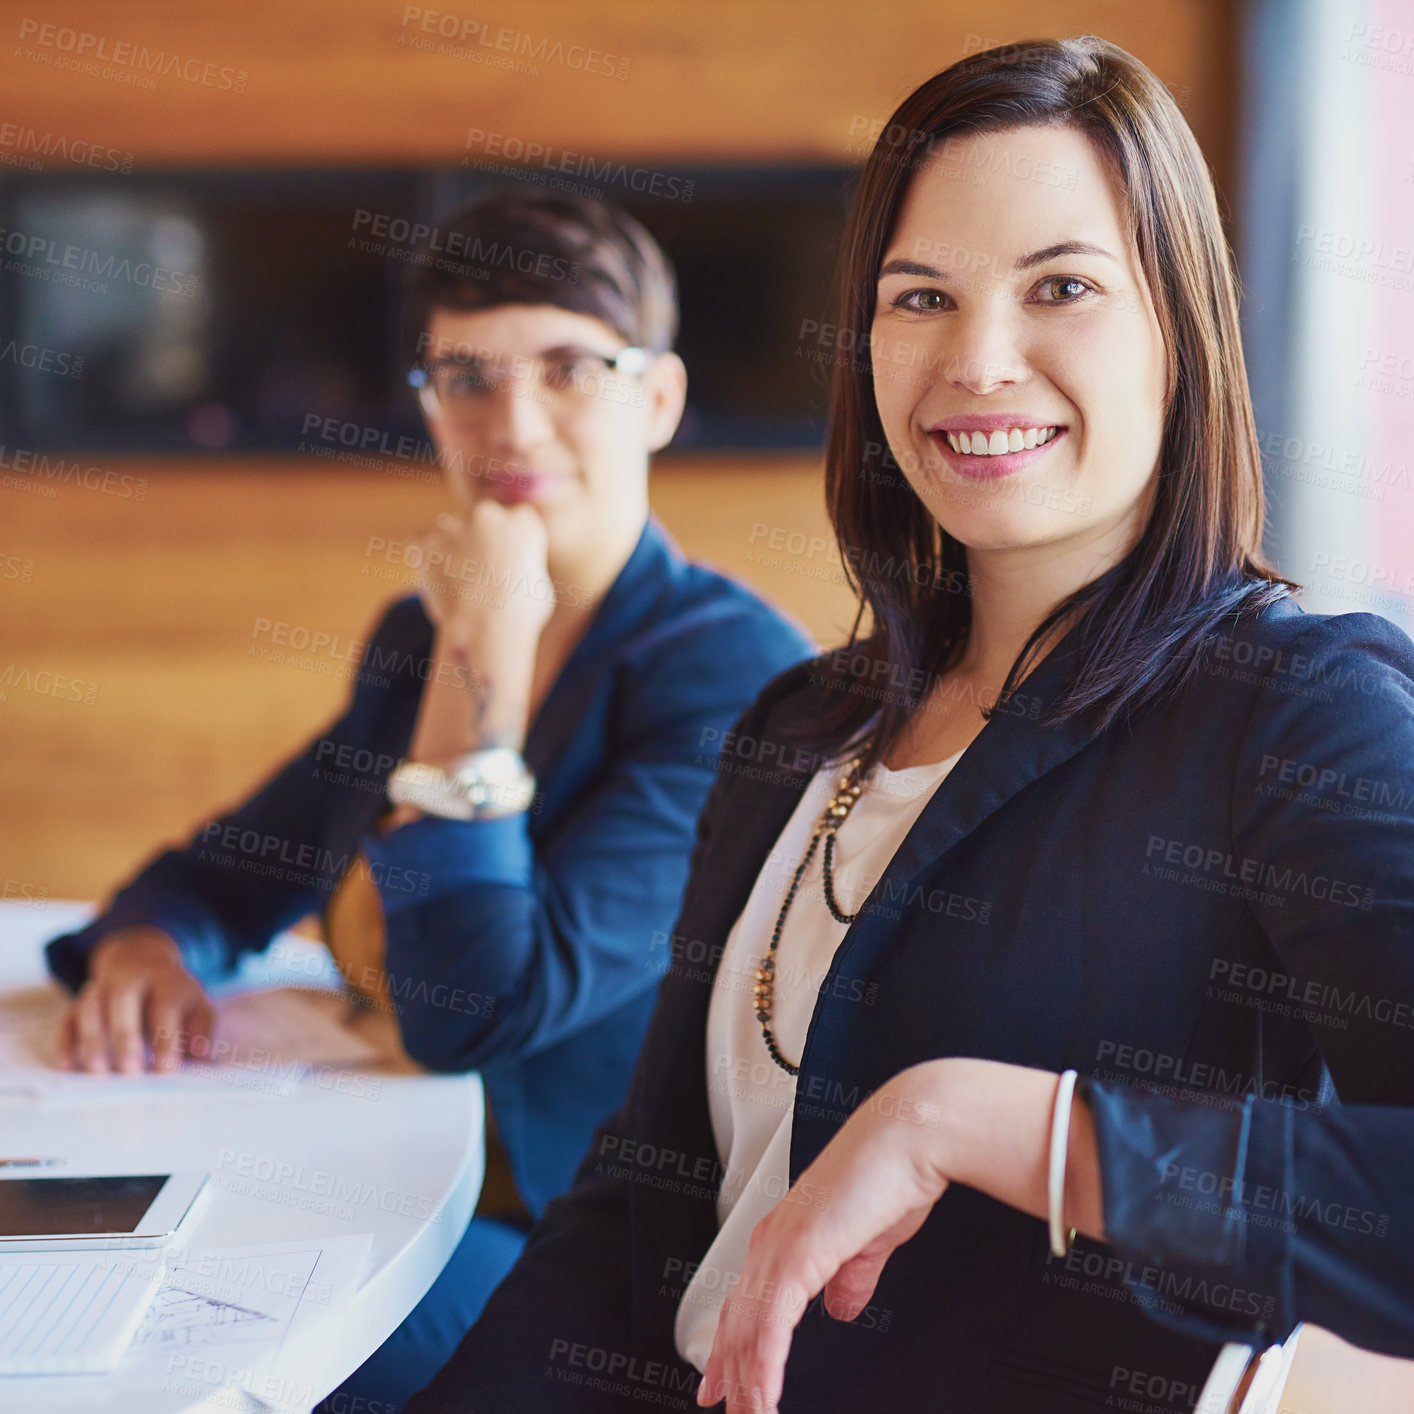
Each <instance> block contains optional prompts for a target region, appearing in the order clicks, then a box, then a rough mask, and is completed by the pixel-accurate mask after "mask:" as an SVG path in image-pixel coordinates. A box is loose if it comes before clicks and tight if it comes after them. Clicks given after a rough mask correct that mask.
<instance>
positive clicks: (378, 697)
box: [45, 598, 426, 990]
mask: <svg viewBox="0 0 1414 1414" xmlns="http://www.w3.org/2000/svg"><path fill="white" fill-rule="evenodd" d="M419 620H420V622H419ZM425 624H426V620H425V617H422V611H421V608H420V607H419V605H418V604H417V601H416V600H414V599H411V598H409V599H403V600H400V601H398V603H396V604H394V605H392V606H391V608H390V609H389V610H388V611H387V612H386V613H385V615H384V616H383V618H382V619H381V620H380V622H379V624H378V626H377V628H376V629H375V630H374V632H373V635H372V637H371V639H370V641H369V645H368V647H367V649H366V650H365V652H364V654H363V657H362V661H361V664H360V669H359V672H358V675H357V677H356V679H355V685H354V688H353V690H352V692H351V694H350V697H349V702H348V704H347V706H346V708H345V710H344V711H343V712H342V713H341V714H340V716H339V717H338V718H336V719H335V721H334V722H333V723H332V724H331V725H330V727H329V728H328V730H327V731H324V732H322V733H321V734H320V735H319V736H318V737H316V738H314V739H313V740H312V741H310V742H309V743H308V744H307V745H306V746H304V747H303V748H302V749H301V750H300V751H298V752H296V753H295V754H294V755H293V756H291V757H290V758H289V760H288V761H286V762H285V763H284V765H282V766H280V767H279V768H278V769H277V770H276V771H275V772H274V774H273V775H271V776H270V777H269V778H268V779H267V780H266V781H265V782H264V784H263V785H261V786H260V787H259V788H258V789H257V790H256V791H255V792H254V793H253V794H252V795H251V796H250V797H249V798H247V799H246V800H244V801H242V802H241V803H240V804H239V805H237V806H236V807H235V808H234V809H233V810H230V811H228V812H227V813H226V814H224V815H221V816H219V817H218V818H216V819H214V820H212V821H210V822H209V823H207V824H206V825H204V826H202V827H201V828H200V829H198V830H197V831H196V833H195V834H194V835H193V836H192V837H191V838H190V839H189V840H188V841H187V842H186V843H185V844H184V845H181V846H179V847H177V848H173V849H168V850H164V851H163V852H162V853H160V854H159V855H157V856H156V857H155V858H154V859H153V860H152V861H151V862H150V863H149V864H147V865H146V866H145V867H144V868H143V869H142V870H141V871H140V872H139V873H138V874H136V875H135V876H134V877H133V878H132V879H131V880H129V881H128V883H126V884H124V885H123V886H122V887H121V888H120V889H119V890H118V891H117V892H116V893H115V894H114V896H113V898H112V900H111V901H110V903H109V904H108V907H107V908H105V909H104V910H103V911H102V912H101V913H100V914H99V915H98V916H97V917H96V918H95V919H94V920H93V921H92V922H91V923H89V924H88V926H87V927H85V928H83V929H81V930H80V931H78V932H75V933H69V934H66V935H64V936H63V937H59V938H55V939H54V940H53V941H52V942H50V943H49V944H48V945H47V947H46V949H45V952H46V957H47V961H48V964H49V970H50V971H51V972H52V973H53V975H54V976H55V977H56V978H57V979H58V980H59V981H60V982H62V983H63V984H64V985H65V986H67V987H69V988H71V989H73V990H77V989H78V988H79V987H81V986H82V985H83V983H84V981H85V980H86V979H87V976H88V956H89V953H90V952H91V951H92V949H93V948H94V946H95V945H96V944H97V943H98V941H99V939H101V938H102V937H103V936H104V935H105V934H107V933H111V932H113V931H114V930H115V929H117V928H125V927H130V926H134V925H137V924H147V925H150V926H151V927H154V928H160V929H161V930H162V931H163V932H165V933H167V934H169V935H170V936H171V937H172V938H173V939H174V940H175V942H176V944H177V946H178V948H179V949H180V950H181V953H182V957H183V959H184V961H185V962H186V965H187V967H188V968H189V969H190V970H191V971H192V972H193V973H194V974H195V975H196V976H198V977H201V978H205V979H207V980H210V979H213V978H215V977H218V976H220V975H221V974H222V973H224V972H227V971H229V970H230V969H231V968H233V967H234V966H235V965H236V964H237V963H238V962H239V960H240V957H241V955H242V954H244V953H247V952H252V951H256V950H259V949H261V948H263V947H265V946H266V945H267V944H268V943H269V941H270V939H271V938H272V937H273V936H274V935H275V934H276V933H278V932H279V931H280V930H281V929H283V928H287V927H289V926H290V925H291V924H293V923H296V922H298V921H299V920H300V919H301V918H303V917H305V916H306V915H308V914H310V913H312V912H315V911H317V910H318V909H320V908H321V907H323V906H324V904H325V903H327V901H328V898H329V895H330V892H331V891H332V889H333V888H334V887H335V886H336V885H337V883H338V881H339V879H340V878H341V877H342V876H343V872H344V869H345V867H346V866H347V864H348V862H349V859H348V857H347V851H346V848H342V847H340V839H339V836H340V833H341V831H340V825H341V823H343V824H345V825H347V824H348V823H349V822H350V815H351V814H352V813H355V812H359V811H362V812H364V813H367V812H368V811H369V810H370V808H373V809H376V808H377V805H378V802H381V799H382V788H381V785H380V784H379V780H380V773H379V772H378V771H376V770H373V769H372V768H371V767H370V769H369V771H368V772H367V773H366V779H361V778H359V776H358V772H356V771H348V770H342V769H339V768H340V767H342V766H343V765H344V764H345V763H347V762H349V761H350V760H351V759H357V760H359V761H360V762H362V760H363V758H364V757H365V756H367V757H370V758H373V757H375V756H376V753H375V752H370V751H368V749H367V747H368V742H369V740H370V739H371V737H372V735H373V733H374V732H375V730H376V724H377V721H378V718H379V716H380V714H381V712H382V710H383V706H384V699H383V693H382V691H381V689H380V686H379V684H380V683H381V682H383V681H384V679H382V678H381V676H380V675H379V674H377V673H373V672H371V671H369V665H370V664H376V663H380V662H388V661H392V660H394V659H396V658H397V657H398V656H399V653H400V647H401V646H402V645H404V644H405V643H406V642H407V641H410V640H411V639H413V638H415V637H416V636H417V633H418V630H419V629H420V628H422V627H424V626H425ZM393 764H394V760H393V758H392V757H391V756H389V757H387V759H386V760H385V761H384V762H383V763H382V774H386V772H387V770H388V769H389V768H390V767H391V766H392V765H393ZM341 778H342V779H343V780H344V784H341V785H339V784H333V782H335V781H337V780H340V779H341ZM344 833H347V830H345V831H344ZM344 843H345V844H346V843H347V842H346V841H345V842H344Z"/></svg>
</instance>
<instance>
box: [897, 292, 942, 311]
mask: <svg viewBox="0 0 1414 1414" xmlns="http://www.w3.org/2000/svg"><path fill="white" fill-rule="evenodd" d="M946 298H947V296H946V295H945V294H944V293H943V292H942V291H941V290H909V291H908V292H907V293H906V294H902V295H900V296H899V297H898V298H897V299H896V300H895V301H894V307H895V308H896V309H913V310H918V311H919V312H921V313H928V312H932V311H934V310H939V309H941V308H942V307H943V301H944V300H945V299H946Z"/></svg>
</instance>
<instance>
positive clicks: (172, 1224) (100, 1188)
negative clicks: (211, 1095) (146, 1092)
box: [0, 1173, 207, 1253]
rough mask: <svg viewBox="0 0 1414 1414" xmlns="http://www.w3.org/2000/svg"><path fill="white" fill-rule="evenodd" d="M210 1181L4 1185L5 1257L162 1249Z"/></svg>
mask: <svg viewBox="0 0 1414 1414" xmlns="http://www.w3.org/2000/svg"><path fill="white" fill-rule="evenodd" d="M206 1180H207V1175H206V1174H204V1173H156V1174H108V1175H101V1176H90V1177H73V1176H65V1177H63V1178H47V1177H46V1178H9V1177H4V1178H0V1253H5V1252H36V1251H45V1250H50V1249H61V1250H73V1249H81V1248H85V1247H89V1248H94V1247H106V1248H112V1247H160V1246H162V1245H163V1244H164V1243H166V1242H169V1241H170V1240H171V1239H172V1237H173V1236H174V1235H175V1234H176V1231H177V1227H178V1225H179V1224H180V1223H181V1221H182V1219H183V1218H185V1217H186V1216H187V1214H188V1213H189V1212H190V1211H191V1209H192V1206H193V1204H195V1202H196V1200H197V1198H198V1197H199V1196H200V1194H201V1192H202V1190H203V1189H204V1188H205V1186H206Z"/></svg>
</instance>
